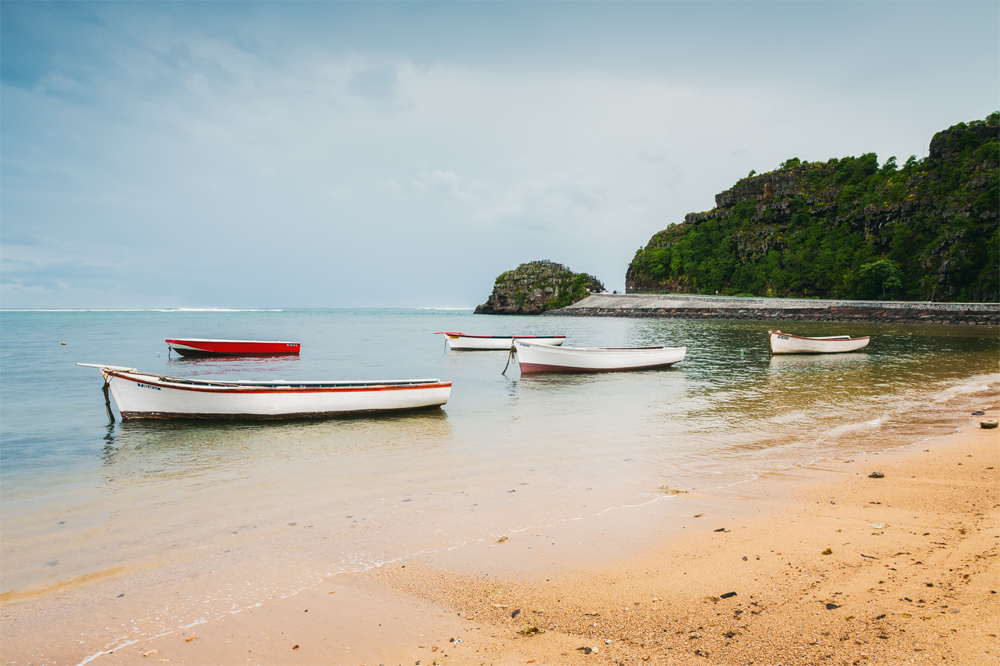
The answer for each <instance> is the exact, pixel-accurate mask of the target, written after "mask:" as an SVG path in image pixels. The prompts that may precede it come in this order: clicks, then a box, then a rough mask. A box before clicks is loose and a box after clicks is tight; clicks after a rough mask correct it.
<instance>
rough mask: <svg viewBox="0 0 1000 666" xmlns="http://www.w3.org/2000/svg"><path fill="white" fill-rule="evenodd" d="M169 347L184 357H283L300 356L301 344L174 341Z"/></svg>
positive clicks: (169, 343) (202, 340)
mask: <svg viewBox="0 0 1000 666" xmlns="http://www.w3.org/2000/svg"><path fill="white" fill-rule="evenodd" d="M165 342H166V343H167V345H168V346H169V347H170V348H171V349H172V350H174V351H175V352H177V353H178V354H181V355H182V356H283V355H286V354H298V353H299V351H300V349H301V343H298V342H281V341H271V340H209V339H203V338H186V339H172V338H167V340H166V341H165Z"/></svg>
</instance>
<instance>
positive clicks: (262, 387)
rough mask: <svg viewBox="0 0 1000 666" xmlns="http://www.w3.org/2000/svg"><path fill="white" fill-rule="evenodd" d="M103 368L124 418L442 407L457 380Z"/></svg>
mask: <svg viewBox="0 0 1000 666" xmlns="http://www.w3.org/2000/svg"><path fill="white" fill-rule="evenodd" d="M77 365H82V366H86V367H90V368H98V369H100V370H101V373H102V374H103V375H104V380H105V382H107V385H108V387H109V388H110V390H111V395H113V396H114V399H115V404H117V405H118V410H119V411H120V412H121V415H122V419H123V420H125V419H295V418H321V417H328V416H344V415H350V414H364V413H372V412H388V411H396V410H405V409H421V408H424V407H440V406H441V405H443V404H445V403H446V402H448V398H449V397H450V396H451V382H442V381H439V380H437V379H391V380H375V381H299V380H289V381H258V380H238V381H223V380H204V379H181V378H179V377H164V376H161V375H154V374H149V373H146V372H139V371H138V370H136V369H135V368H124V367H119V366H114V365H94V364H91V363H77Z"/></svg>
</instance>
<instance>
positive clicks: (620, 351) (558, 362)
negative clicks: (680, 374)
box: [514, 340, 687, 373]
mask: <svg viewBox="0 0 1000 666" xmlns="http://www.w3.org/2000/svg"><path fill="white" fill-rule="evenodd" d="M514 352H516V353H517V362H518V365H520V366H521V372H522V373H529V372H616V371H623V370H646V369H649V368H666V367H669V366H671V365H673V364H674V363H680V362H681V361H683V360H684V356H685V354H687V347H664V346H658V347H550V346H546V345H539V344H535V343H532V342H525V341H523V340H515V341H514Z"/></svg>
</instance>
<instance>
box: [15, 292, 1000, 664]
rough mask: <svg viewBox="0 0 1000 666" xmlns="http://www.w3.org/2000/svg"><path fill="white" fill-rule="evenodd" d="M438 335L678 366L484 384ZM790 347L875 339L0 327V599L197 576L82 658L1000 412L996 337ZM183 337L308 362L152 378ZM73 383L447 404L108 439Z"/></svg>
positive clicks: (467, 325)
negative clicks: (195, 384) (273, 389)
mask: <svg viewBox="0 0 1000 666" xmlns="http://www.w3.org/2000/svg"><path fill="white" fill-rule="evenodd" d="M789 328H791V327H789ZM442 330H462V331H465V332H468V333H477V334H504V333H523V334H539V333H563V334H566V335H568V336H569V337H568V339H567V343H566V344H567V345H568V346H640V345H648V344H668V345H678V346H680V345H683V346H687V347H688V356H687V358H686V359H685V360H684V362H683V363H681V364H679V365H677V366H675V367H674V368H672V369H669V370H659V371H644V372H633V373H614V374H600V375H534V376H527V377H524V378H521V377H520V376H519V373H518V371H517V369H516V364H514V365H515V367H513V368H511V369H510V370H508V371H507V374H506V376H505V375H502V374H501V371H502V370H503V368H504V364H505V362H506V360H507V357H506V354H505V353H504V352H447V351H446V350H445V349H444V341H443V339H442V336H435V335H433V333H434V332H435V331H442ZM793 332H795V333H801V334H805V335H835V334H842V333H850V334H853V335H868V334H871V335H872V336H873V340H872V343H871V344H870V345H869V347H868V348H866V350H865V351H864V352H863V353H854V354H846V355H837V356H819V357H790V356H789V357H781V356H779V357H773V358H772V357H770V356H769V354H768V352H767V324H766V323H763V322H761V323H754V322H727V321H687V320H648V319H642V320H630V319H619V318H609V319H596V318H595V319H587V318H565V319H562V318H548V317H542V318H529V317H485V316H476V315H472V314H471V313H469V312H461V311H459V312H455V311H444V312H442V311H430V310H295V311H244V312H191V311H129V312H121V311H104V312H15V311H5V312H3V313H2V316H0V340H2V347H0V371H2V375H0V376H2V382H0V409H2V422H0V444H2V450H0V472H2V481H3V482H2V484H0V500H2V501H0V534H2V555H3V557H2V562H3V567H2V577H0V578H2V580H0V586H2V587H0V591H2V592H5V593H13V594H12V595H11V594H9V595H8V598H10V597H11V596H19V595H21V594H22V593H26V592H31V591H36V590H44V589H46V588H47V586H53V585H58V584H63V583H68V582H73V581H79V580H81V577H85V576H90V575H94V574H101V572H109V571H114V570H116V568H118V567H122V568H123V569H122V572H121V573H118V574H117V575H119V576H122V577H123V578H122V580H123V581H129V580H132V581H133V582H134V581H139V580H142V581H145V582H149V581H155V582H156V584H157V585H160V586H162V587H163V588H164V589H165V590H172V592H174V593H176V592H177V589H187V588H182V584H181V582H180V581H182V580H183V579H184V578H185V577H188V576H197V577H198V580H199V586H198V594H197V595H193V596H192V595H185V596H184V597H182V598H180V601H178V600H177V597H176V594H175V596H174V597H173V598H172V601H171V603H170V604H169V605H167V604H166V602H164V601H163V599H166V598H167V597H166V596H165V593H164V594H163V595H160V596H157V595H148V598H147V601H146V607H138V608H136V609H135V612H136V614H137V615H136V617H135V618H131V621H130V624H129V626H124V625H122V626H119V627H117V628H115V627H104V625H102V627H100V628H90V627H88V632H87V636H86V638H85V641H86V642H87V649H90V650H92V652H90V653H93V651H97V650H99V649H108V647H109V646H110V647H113V646H114V645H117V644H120V643H121V642H122V641H125V640H127V639H130V638H136V637H140V636H143V635H151V634H155V633H160V632H163V631H168V630H171V629H175V628H177V627H179V626H186V625H187V624H190V623H192V622H196V621H199V620H201V619H205V618H208V617H216V616H218V615H219V614H220V613H224V612H232V611H234V610H239V609H241V608H246V607H249V606H252V605H254V604H256V603H259V602H261V601H262V600H264V599H268V598H272V597H275V596H284V595H286V594H289V593H291V592H294V591H295V590H297V589H301V588H302V587H305V586H308V585H311V584H314V583H316V582H318V581H320V580H322V579H323V578H324V577H325V576H327V575H331V574H335V573H339V572H345V571H357V570H361V569H364V568H368V567H371V566H377V565H379V564H382V563H385V562H389V561H393V560H397V559H399V558H403V557H406V556H408V555H410V554H413V553H418V552H426V551H431V550H442V549H447V548H454V547H460V546H461V545H462V544H465V543H469V542H475V541H478V540H482V539H486V538H496V536H498V535H502V534H508V533H511V532H513V531H515V530H519V529H525V528H530V527H533V526H539V525H548V524H552V523H557V522H560V521H565V520H569V519H575V518H586V517H588V516H594V515H597V514H599V513H601V512H602V511H605V510H607V509H608V508H610V507H617V506H624V505H629V504H635V503H640V502H646V501H650V500H652V499H655V498H657V497H662V496H663V495H662V493H660V491H659V489H660V487H661V486H664V485H668V486H670V487H673V488H684V489H692V488H697V489H700V490H708V491H711V490H712V489H720V488H725V487H727V486H731V485H732V484H738V483H741V482H744V481H747V480H751V479H753V478H755V477H756V476H757V475H759V474H761V473H763V472H766V471H771V470H777V469H783V468H787V467H789V466H792V465H795V464H803V463H808V462H810V461H813V460H817V459H822V458H830V457H837V456H847V455H851V454H854V453H857V452H859V451H863V450H871V449H872V448H887V447H891V446H896V445H903V444H908V443H911V442H913V441H915V439H918V438H924V437H927V436H928V435H932V434H944V433H947V432H951V431H953V430H954V429H956V428H957V427H958V426H960V425H963V424H966V423H968V422H969V412H970V410H972V409H975V408H980V407H986V406H988V405H994V404H996V400H997V396H998V387H1000V375H998V374H997V373H998V365H997V364H998V358H1000V356H998V351H1000V340H998V332H997V330H996V329H995V328H986V327H944V326H926V325H925V326H885V327H875V326H871V325H865V324H860V325H853V326H851V325H846V324H803V325H799V326H796V327H795V329H794V331H793ZM183 336H191V337H218V338H256V339H272V340H275V339H276V340H291V341H298V342H302V345H303V346H302V354H301V356H300V357H298V358H296V357H288V358H271V359H198V360H192V359H182V358H177V357H176V356H173V357H168V354H167V348H166V345H165V344H164V343H163V340H164V338H166V337H183ZM63 341H65V342H67V344H66V345H65V346H63V345H61V344H60V343H61V342H63ZM75 362H89V363H108V364H113V365H125V366H133V367H137V368H139V369H140V370H143V371H150V372H157V373H163V374H170V375H174V376H187V377H195V376H227V377H231V378H237V377H239V378H271V379H294V378H298V379H393V378H409V377H439V378H441V379H447V380H452V381H453V382H454V387H453V391H452V398H451V400H450V401H449V403H448V404H447V405H446V406H445V407H444V408H443V409H441V410H433V411H423V412H414V413H410V414H404V415H396V416H384V417H380V418H352V419H342V420H325V421H296V422H287V423H253V424H237V423H190V422H173V423H170V422H167V423H156V422H152V423H144V422H128V423H120V422H119V423H116V424H113V425H109V424H108V422H107V416H106V414H105V410H104V404H103V396H102V394H101V390H100V388H101V378H100V374H99V372H98V371H97V370H95V369H90V368H80V367H76V366H75V365H73V364H74V363H75ZM208 572H210V574H209V573H208ZM123 585H125V583H123ZM171 585H173V586H174V588H177V589H172V588H171ZM53 589H54V588H53ZM49 596H51V594H50V595H49ZM45 598H46V595H45V594H43V595H42V596H41V597H36V598H35V599H36V601H35V603H42V604H44V603H45ZM39 600H40V601H39ZM81 632H82V629H81Z"/></svg>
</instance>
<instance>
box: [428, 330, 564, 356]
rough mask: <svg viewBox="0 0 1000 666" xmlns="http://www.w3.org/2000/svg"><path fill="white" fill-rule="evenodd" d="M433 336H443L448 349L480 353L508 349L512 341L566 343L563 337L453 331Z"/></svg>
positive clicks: (541, 343)
mask: <svg viewBox="0 0 1000 666" xmlns="http://www.w3.org/2000/svg"><path fill="white" fill-rule="evenodd" d="M434 335H443V336H445V339H446V340H447V341H448V347H449V348H450V349H453V350H456V351H458V350H461V351H482V350H497V349H502V350H504V351H506V350H508V349H510V346H511V345H512V344H513V343H514V340H527V341H529V342H534V343H535V344H539V345H550V346H558V345H561V344H562V343H564V342H565V341H566V336H565V335H468V334H467V333H457V332H455V331H438V332H437V333H435V334H434Z"/></svg>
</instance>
